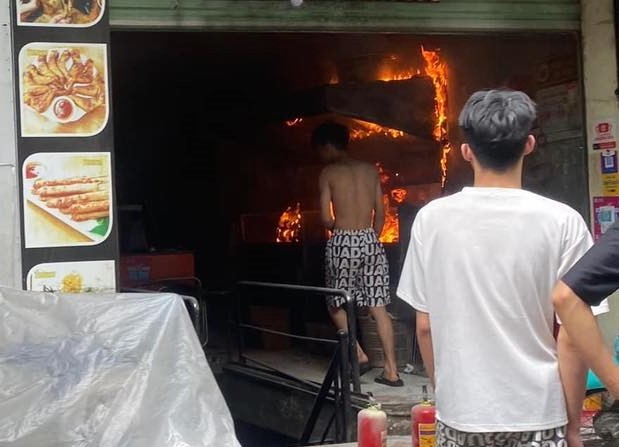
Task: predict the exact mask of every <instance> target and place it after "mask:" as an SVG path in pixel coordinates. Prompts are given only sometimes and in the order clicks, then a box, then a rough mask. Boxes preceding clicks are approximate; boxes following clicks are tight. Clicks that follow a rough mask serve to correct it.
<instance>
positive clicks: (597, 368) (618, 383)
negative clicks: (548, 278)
mask: <svg viewBox="0 0 619 447" xmlns="http://www.w3.org/2000/svg"><path fill="white" fill-rule="evenodd" d="M552 302H553V304H554V306H555V310H556V312H557V315H558V316H559V318H560V319H561V323H562V326H561V329H562V330H564V331H565V332H566V333H567V334H569V338H570V344H571V345H572V346H574V347H575V348H576V350H577V351H578V353H579V354H580V355H581V356H582V358H583V360H584V361H585V363H586V364H587V365H588V366H589V367H590V368H591V369H592V370H593V372H595V373H596V374H597V376H598V377H599V378H600V380H601V381H602V382H603V383H604V385H606V388H607V389H608V391H609V392H610V393H611V394H612V395H613V396H616V397H619V367H617V365H615V362H614V359H613V356H612V354H611V353H610V352H609V350H608V348H607V347H606V344H605V342H604V337H603V336H602V332H601V331H600V327H599V326H598V323H597V320H596V318H595V316H594V315H593V312H592V311H591V307H589V305H588V304H587V303H585V302H584V301H582V300H581V299H580V297H579V296H578V295H576V294H575V293H574V291H573V290H572V289H571V288H570V287H569V286H568V285H567V284H565V283H564V282H563V281H559V284H557V286H556V287H555V289H554V291H553V294H552ZM559 358H561V357H560V356H559Z"/></svg>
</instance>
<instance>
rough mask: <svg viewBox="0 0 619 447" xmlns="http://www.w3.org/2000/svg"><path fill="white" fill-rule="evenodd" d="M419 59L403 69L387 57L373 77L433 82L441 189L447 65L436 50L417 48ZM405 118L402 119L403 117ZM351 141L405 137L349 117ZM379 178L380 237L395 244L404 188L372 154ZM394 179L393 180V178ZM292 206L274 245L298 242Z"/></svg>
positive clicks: (445, 147) (447, 146)
mask: <svg viewBox="0 0 619 447" xmlns="http://www.w3.org/2000/svg"><path fill="white" fill-rule="evenodd" d="M420 52H421V56H422V58H423V61H424V67H423V68H411V67H402V66H401V61H400V60H399V58H398V57H396V56H394V55H392V56H390V57H389V58H387V59H386V60H385V61H384V63H383V64H382V65H381V66H380V67H379V70H378V73H377V74H376V80H378V81H384V82H391V81H403V80H410V79H413V78H421V77H427V78H430V79H431V81H432V86H433V88H434V93H433V97H434V111H433V115H434V116H433V117H432V121H433V126H432V127H433V128H432V137H433V139H434V140H435V141H436V142H437V143H438V145H439V147H440V162H439V163H440V171H441V186H444V185H445V181H446V178H447V160H448V158H447V157H448V154H449V152H450V150H451V145H450V143H449V129H448V125H447V122H448V120H447V112H448V110H447V106H448V103H447V87H448V83H447V81H448V79H447V76H448V71H447V65H446V64H445V62H444V61H442V60H441V58H440V51H439V50H427V49H425V48H424V47H423V46H422V47H420ZM404 118H405V117H404ZM301 123H303V118H302V117H299V118H294V119H292V120H288V121H286V122H285V124H286V125H287V126H290V127H294V126H297V125H299V124H301ZM349 128H350V138H351V142H352V143H353V144H354V142H358V141H361V140H365V139H369V138H375V137H378V136H381V137H386V138H390V139H400V138H403V137H405V136H406V135H407V132H405V131H404V130H402V129H396V128H392V127H386V126H383V125H380V124H377V123H373V122H369V121H365V120H361V119H358V118H352V119H351V120H350V123H349ZM374 161H375V162H376V165H377V169H378V171H379V175H380V178H381V185H382V187H383V191H384V196H383V200H384V208H385V225H384V227H383V231H382V233H381V235H380V240H381V241H382V242H388V243H390V242H398V239H399V228H398V214H397V210H398V206H399V205H400V204H402V203H403V202H404V201H405V200H406V194H407V193H406V189H404V188H402V185H401V184H397V182H394V181H395V180H398V179H397V177H398V176H399V174H398V173H397V172H396V173H395V174H390V173H388V172H387V171H386V170H385V168H384V166H383V165H382V164H381V161H382V160H381V157H380V155H379V154H376V155H375V160H374ZM393 176H395V177H396V178H393ZM291 210H292V207H288V209H287V210H286V211H284V213H283V214H282V215H281V217H280V220H279V223H278V227H277V230H276V232H277V236H276V241H277V242H295V241H298V239H299V232H300V231H301V225H300V220H301V214H300V213H299V214H298V216H299V217H298V219H297V220H299V224H298V225H296V224H295V225H294V229H293V230H290V225H291V221H292V222H295V219H296V217H295V215H294V213H293V212H292V211H291ZM284 233H286V234H288V235H289V236H288V237H282V236H280V235H281V234H284Z"/></svg>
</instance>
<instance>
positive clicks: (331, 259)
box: [325, 228, 391, 308]
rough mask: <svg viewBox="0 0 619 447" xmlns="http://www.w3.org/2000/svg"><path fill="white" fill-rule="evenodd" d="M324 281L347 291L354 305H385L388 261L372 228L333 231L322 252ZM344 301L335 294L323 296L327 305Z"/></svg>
mask: <svg viewBox="0 0 619 447" xmlns="http://www.w3.org/2000/svg"><path fill="white" fill-rule="evenodd" d="M325 282H326V285H327V287H329V288H332V289H341V290H345V291H347V292H348V293H350V295H351V296H352V298H353V299H354V300H355V302H356V303H357V306H370V307H377V306H386V305H387V304H389V302H390V301H391V299H390V297H389V264H388V263H387V256H386V255H385V247H383V244H382V243H381V242H380V241H379V240H378V237H377V236H376V232H375V231H374V230H373V229H371V228H367V229H363V230H339V229H336V230H334V231H333V235H332V236H331V239H329V241H328V242H327V249H326V252H325ZM344 302H345V300H344V298H343V297H341V296H338V295H330V296H328V297H327V305H328V306H329V307H330V308H335V307H340V306H341V305H342V304H344Z"/></svg>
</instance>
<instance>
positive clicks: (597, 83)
mask: <svg viewBox="0 0 619 447" xmlns="http://www.w3.org/2000/svg"><path fill="white" fill-rule="evenodd" d="M581 8H582V19H581V23H582V45H583V48H582V51H583V74H584V89H585V111H586V123H587V124H586V125H587V153H588V164H589V196H590V200H591V201H590V203H591V223H592V228H591V230H592V231H593V203H592V200H593V197H596V196H602V195H603V194H602V178H601V177H602V175H601V169H600V153H599V151H594V150H593V137H594V132H593V127H594V125H595V124H594V123H595V122H597V121H599V120H605V119H610V120H611V123H613V124H614V127H615V134H616V135H617V134H618V132H617V130H618V129H617V128H619V107H618V101H617V97H616V96H615V89H616V88H617V62H616V53H615V29H614V26H615V25H614V14H613V0H581ZM617 136H619V135H617ZM609 304H610V309H611V311H610V313H609V314H607V315H604V316H602V317H600V325H601V326H602V330H603V332H604V335H605V337H606V340H607V342H608V344H609V345H611V346H612V344H613V342H614V337H615V336H616V335H619V294H615V295H614V296H613V297H612V298H611V299H610V300H609Z"/></svg>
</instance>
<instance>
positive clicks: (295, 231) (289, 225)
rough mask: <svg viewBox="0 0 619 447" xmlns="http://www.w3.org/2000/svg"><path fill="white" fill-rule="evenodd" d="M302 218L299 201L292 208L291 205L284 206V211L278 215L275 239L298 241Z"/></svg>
mask: <svg viewBox="0 0 619 447" xmlns="http://www.w3.org/2000/svg"><path fill="white" fill-rule="evenodd" d="M302 220H303V219H302V216H301V204H300V203H299V202H297V205H296V206H295V207H294V208H293V207H292V206H289V207H288V208H286V211H284V212H283V213H282V215H281V216H280V217H279V223H278V224H277V231H276V234H275V240H276V241H277V242H299V235H300V233H301V221H302Z"/></svg>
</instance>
